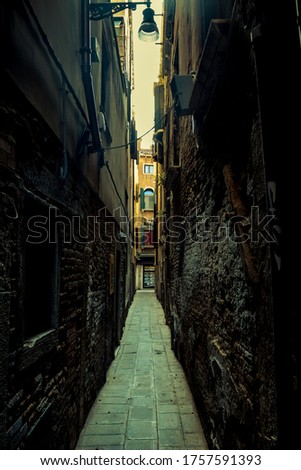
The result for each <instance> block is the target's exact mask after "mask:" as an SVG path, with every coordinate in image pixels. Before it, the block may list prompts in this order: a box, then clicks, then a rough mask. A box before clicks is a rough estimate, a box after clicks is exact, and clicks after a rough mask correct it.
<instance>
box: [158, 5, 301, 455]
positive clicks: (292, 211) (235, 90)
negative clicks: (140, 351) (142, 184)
mask: <svg viewBox="0 0 301 470" xmlns="http://www.w3.org/2000/svg"><path fill="white" fill-rule="evenodd" d="M299 7H300V4H299V2H295V1H294V0H293V1H288V2H286V4H285V7H283V8H281V9H278V10H277V8H276V6H274V5H273V4H271V3H270V2H266V1H252V0H241V1H232V0H221V1H218V0H212V1H210V2H209V1H206V0H190V1H188V2H187V1H184V0H177V1H173V0H165V1H164V34H163V46H162V64H161V67H162V69H161V77H160V80H159V81H158V83H156V84H155V89H154V92H155V123H156V129H155V131H156V132H155V134H154V141H155V146H156V151H155V157H154V158H155V160H156V161H157V162H158V166H159V169H158V174H160V175H161V178H160V180H161V182H163V184H160V185H159V186H158V187H157V192H158V195H157V198H158V201H159V202H158V204H159V206H158V217H157V218H156V220H157V222H156V223H157V226H158V245H157V268H156V269H157V287H156V290H157V295H158V298H159V299H160V300H161V302H162V304H163V306H164V309H165V314H166V319H167V321H168V323H169V325H170V327H171V331H172V347H173V349H174V351H175V353H176V355H177V357H178V358H179V360H180V361H181V363H182V364H183V367H184V369H185V372H186V375H187V378H188V380H189V383H190V386H191V389H192V392H193V395H194V398H195V400H196V403H197V406H198V409H199V411H200V416H201V419H202V422H203V426H204V429H205V433H206V437H207V439H208V443H209V447H210V448H224V449H236V448H239V449H244V448H245V449H251V448H254V449H259V448H262V449H275V448H278V449H279V448H282V449H283V448H288V449H298V448H299V446H300V443H299V442H298V437H297V435H296V434H295V429H297V428H298V423H299V422H300V417H301V415H300V404H301V400H300V307H299V301H298V284H297V279H296V274H295V273H297V272H298V262H297V257H298V255H297V252H298V235H297V231H296V227H295V215H296V214H297V213H298V207H297V205H298V203H297V201H298V195H297V191H298V189H297V188H298V181H297V179H298V176H297V174H296V169H295V165H296V163H295V162H296V158H297V154H298V153H299V152H300V142H298V135H299V132H300V131H299V130H298V129H299V127H300V122H301V120H300V18H299ZM288 51H289V52H288Z"/></svg>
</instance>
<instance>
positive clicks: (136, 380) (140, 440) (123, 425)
mask: <svg viewBox="0 0 301 470" xmlns="http://www.w3.org/2000/svg"><path fill="white" fill-rule="evenodd" d="M77 449H131V450H139V449H145V450H146V449H160V450H162V449H165V450H169V449H199V450H202V449H207V443H206V439H205V437H204V434H203V430H202V426H201V423H200V420H199V417H198V413H197V411H196V408H195V404H194V401H193V398H192V395H191V392H190V389H189V386H188V384H187V382H186V379H185V374H184V372H183V369H182V367H181V365H180V363H179V362H178V361H177V359H176V358H175V356H174V353H173V352H172V350H171V347H170V330H169V328H168V326H166V324H165V319H164V313H163V310H162V307H161V305H160V304H159V302H158V301H157V299H156V295H155V293H154V291H152V290H149V291H147V290H140V291H137V293H136V295H135V298H134V301H133V304H132V306H131V308H130V310H129V315H128V319H127V322H126V327H125V331H124V334H123V338H122V341H121V344H120V348H119V350H118V352H117V355H116V358H115V360H114V361H113V363H112V364H111V367H110V369H109V371H108V376H107V381H106V384H105V385H104V387H103V388H102V390H101V391H100V393H99V395H98V397H97V399H96V401H95V403H94V406H93V407H92V409H91V412H90V414H89V416H88V418H87V421H86V424H85V426H84V428H83V430H82V433H81V435H80V438H79V441H78V443H77Z"/></svg>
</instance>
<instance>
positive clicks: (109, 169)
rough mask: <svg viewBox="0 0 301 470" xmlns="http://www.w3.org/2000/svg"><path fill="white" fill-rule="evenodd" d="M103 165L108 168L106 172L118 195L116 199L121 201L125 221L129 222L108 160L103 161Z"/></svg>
mask: <svg viewBox="0 0 301 470" xmlns="http://www.w3.org/2000/svg"><path fill="white" fill-rule="evenodd" d="M105 167H106V168H107V170H108V172H109V175H110V178H111V181H112V183H113V186H114V189H115V192H116V194H117V197H118V199H119V201H120V203H121V205H122V208H123V210H124V213H125V216H126V220H127V222H128V223H129V224H130V220H129V217H128V213H127V210H126V208H125V206H124V204H123V201H122V199H121V196H120V194H119V192H118V189H117V186H116V183H115V181H114V178H113V175H112V172H111V168H110V167H109V162H108V161H106V162H105Z"/></svg>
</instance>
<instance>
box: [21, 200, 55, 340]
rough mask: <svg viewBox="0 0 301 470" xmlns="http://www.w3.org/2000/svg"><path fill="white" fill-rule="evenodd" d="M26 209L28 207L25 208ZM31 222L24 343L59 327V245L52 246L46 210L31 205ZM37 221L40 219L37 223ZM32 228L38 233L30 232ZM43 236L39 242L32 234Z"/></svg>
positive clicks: (26, 258)
mask: <svg viewBox="0 0 301 470" xmlns="http://www.w3.org/2000/svg"><path fill="white" fill-rule="evenodd" d="M26 205H27V204H26ZM25 212H26V219H27V221H29V219H31V221H32V220H33V218H35V220H36V222H35V224H36V225H33V223H31V222H29V224H30V225H29V224H27V228H28V231H27V233H26V240H25V248H24V339H25V340H26V339H29V338H31V337H33V336H36V335H38V334H41V333H44V332H46V331H47V330H50V329H53V328H55V327H56V321H57V320H56V317H57V296H58V285H57V282H58V244H57V242H54V243H50V241H49V232H48V235H47V227H48V220H49V213H48V210H47V209H46V207H45V206H42V205H40V204H38V203H36V202H33V201H28V205H27V207H26V208H25ZM37 218H38V219H37ZM29 227H32V228H33V227H34V228H35V230H36V229H38V231H37V232H36V231H34V232H31V231H30V230H29ZM32 233H34V234H36V233H40V235H41V236H40V238H39V239H37V240H36V241H35V240H34V239H31V238H30V234H32Z"/></svg>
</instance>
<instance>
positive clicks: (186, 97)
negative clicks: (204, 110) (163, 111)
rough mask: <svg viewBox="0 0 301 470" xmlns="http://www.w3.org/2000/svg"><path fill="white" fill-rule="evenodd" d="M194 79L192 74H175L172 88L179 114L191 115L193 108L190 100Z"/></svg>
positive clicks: (171, 84) (171, 83)
mask: <svg viewBox="0 0 301 470" xmlns="http://www.w3.org/2000/svg"><path fill="white" fill-rule="evenodd" d="M193 85H194V79H193V76H192V75H190V74H189V75H174V76H173V78H172V80H171V82H170V88H171V92H172V96H173V99H174V103H175V110H176V113H177V115H178V116H189V115H191V114H192V110H191V108H190V106H189V102H190V99H191V95H192V90H193Z"/></svg>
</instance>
